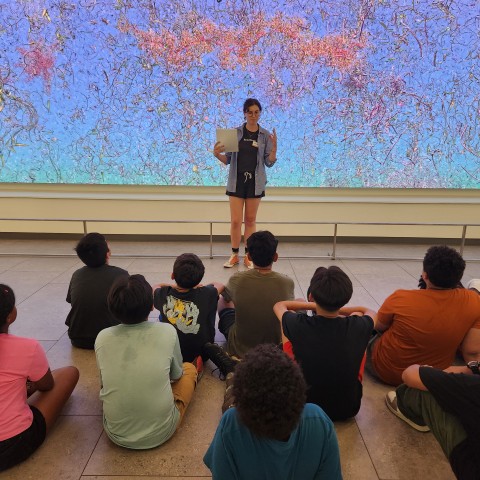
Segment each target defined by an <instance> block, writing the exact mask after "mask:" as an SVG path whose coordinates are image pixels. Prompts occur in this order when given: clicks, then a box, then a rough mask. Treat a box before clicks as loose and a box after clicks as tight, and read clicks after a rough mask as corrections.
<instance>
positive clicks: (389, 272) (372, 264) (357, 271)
mask: <svg viewBox="0 0 480 480" xmlns="http://www.w3.org/2000/svg"><path fill="white" fill-rule="evenodd" d="M342 262H343V264H344V265H345V266H346V267H347V268H348V270H349V271H350V272H352V273H353V275H355V276H357V277H358V275H375V276H377V277H381V278H386V277H396V278H397V277H398V278H402V277H405V278H407V279H409V278H410V275H408V274H407V273H406V272H405V270H403V269H402V268H401V267H399V266H398V265H397V263H396V262H392V261H380V260H342Z"/></svg>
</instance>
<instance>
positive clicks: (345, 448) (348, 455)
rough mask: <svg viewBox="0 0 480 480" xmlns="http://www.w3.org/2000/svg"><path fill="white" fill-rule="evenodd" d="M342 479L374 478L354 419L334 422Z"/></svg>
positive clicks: (371, 464) (374, 474)
mask: <svg viewBox="0 0 480 480" xmlns="http://www.w3.org/2000/svg"><path fill="white" fill-rule="evenodd" d="M335 430H336V432H337V438H338V446H339V448H340V461H341V465H342V473H343V479H344V480H375V479H377V478H378V477H377V474H376V472H375V467H374V466H373V463H372V460H371V459H370V456H369V454H368V451H367V449H366V448H365V444H364V443H363V438H362V435H361V433H360V430H359V429H358V426H357V424H356V422H355V420H354V419H351V420H348V421H345V422H335Z"/></svg>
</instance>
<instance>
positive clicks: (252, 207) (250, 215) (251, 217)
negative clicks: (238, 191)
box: [244, 198, 261, 245]
mask: <svg viewBox="0 0 480 480" xmlns="http://www.w3.org/2000/svg"><path fill="white" fill-rule="evenodd" d="M260 200H261V198H247V199H246V200H245V220H244V222H245V233H244V242H245V245H247V240H248V237H249V236H250V235H251V234H252V233H255V231H256V230H257V212H258V207H259V206H260Z"/></svg>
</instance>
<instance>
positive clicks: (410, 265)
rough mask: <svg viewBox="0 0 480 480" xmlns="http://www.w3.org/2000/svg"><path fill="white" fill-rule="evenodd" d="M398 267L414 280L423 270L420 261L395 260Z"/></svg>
mask: <svg viewBox="0 0 480 480" xmlns="http://www.w3.org/2000/svg"><path fill="white" fill-rule="evenodd" d="M395 263H396V264H397V265H398V266H399V267H400V268H403V270H405V271H406V272H408V273H409V274H410V275H411V276H412V277H413V278H414V279H415V280H418V279H419V278H420V275H421V273H422V271H423V263H422V262H421V261H414V260H409V261H397V262H395Z"/></svg>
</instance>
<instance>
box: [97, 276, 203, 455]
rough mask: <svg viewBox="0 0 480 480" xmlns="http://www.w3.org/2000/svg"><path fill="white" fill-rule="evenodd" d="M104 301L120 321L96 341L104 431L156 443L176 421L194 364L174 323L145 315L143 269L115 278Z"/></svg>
mask: <svg viewBox="0 0 480 480" xmlns="http://www.w3.org/2000/svg"><path fill="white" fill-rule="evenodd" d="M108 305H109V309H110V311H111V312H112V313H113V315H114V316H115V317H116V318H117V319H118V320H119V321H121V322H122V323H121V324H120V325H117V326H114V327H110V328H107V329H105V330H102V332H100V334H99V335H98V336H97V339H96V342H95V354H96V357H97V364H98V368H99V370H100V377H101V385H102V388H101V390H100V399H101V400H102V402H103V426H104V429H105V432H106V433H107V435H108V437H109V438H110V439H111V440H112V441H113V442H114V443H116V444H117V445H120V446H122V447H126V448H133V449H147V448H153V447H157V446H159V445H161V444H162V443H164V442H166V441H167V440H168V439H169V438H170V437H171V436H172V435H173V434H174V433H175V430H176V429H177V428H178V426H179V425H180V422H181V420H182V418H183V415H184V413H185V410H186V409H187V407H188V404H189V403H190V400H191V398H192V395H193V391H194V390H195V386H196V383H197V376H198V372H197V368H196V366H195V365H194V364H193V363H182V354H181V352H180V345H179V342H178V337H177V334H176V331H175V328H174V327H173V326H171V325H168V324H163V323H157V322H155V323H150V322H148V321H147V319H148V315H149V313H150V312H151V311H152V309H153V295H152V287H151V286H150V285H149V283H148V282H147V281H146V280H145V278H144V277H143V276H142V275H132V276H130V277H125V278H123V277H122V278H121V279H119V281H118V282H116V283H115V284H114V285H113V286H112V289H111V290H110V293H109V296H108ZM199 369H200V365H199Z"/></svg>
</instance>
